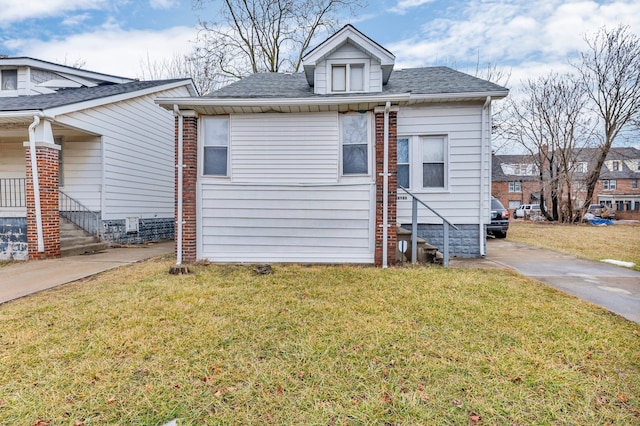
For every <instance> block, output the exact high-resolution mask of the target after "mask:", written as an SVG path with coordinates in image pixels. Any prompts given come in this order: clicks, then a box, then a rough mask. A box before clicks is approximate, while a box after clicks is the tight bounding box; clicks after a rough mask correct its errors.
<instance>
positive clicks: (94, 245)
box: [60, 218, 109, 257]
mask: <svg viewBox="0 0 640 426" xmlns="http://www.w3.org/2000/svg"><path fill="white" fill-rule="evenodd" d="M108 247H109V243H107V242H105V241H100V239H98V238H97V237H94V236H92V235H90V234H88V233H87V232H86V231H84V230H83V229H80V228H78V227H77V226H76V225H74V224H73V223H71V222H69V221H68V220H66V219H63V218H60V254H61V256H62V257H67V256H77V255H80V254H85V253H94V252H98V251H102V250H105V249H107V248H108Z"/></svg>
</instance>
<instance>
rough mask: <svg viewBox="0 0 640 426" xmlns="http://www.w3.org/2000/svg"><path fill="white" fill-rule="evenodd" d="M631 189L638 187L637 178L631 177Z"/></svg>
mask: <svg viewBox="0 0 640 426" xmlns="http://www.w3.org/2000/svg"><path fill="white" fill-rule="evenodd" d="M631 189H638V179H631Z"/></svg>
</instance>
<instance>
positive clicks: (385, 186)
mask: <svg viewBox="0 0 640 426" xmlns="http://www.w3.org/2000/svg"><path fill="white" fill-rule="evenodd" d="M390 109H391V102H390V101H387V104H386V105H385V107H384V162H383V166H382V167H383V170H382V267H383V268H386V267H387V266H388V265H387V256H388V254H387V252H388V248H387V242H388V239H389V232H388V229H387V228H388V227H389V212H388V211H387V210H388V209H389V200H388V198H389V110H390Z"/></svg>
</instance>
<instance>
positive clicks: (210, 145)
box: [202, 117, 229, 176]
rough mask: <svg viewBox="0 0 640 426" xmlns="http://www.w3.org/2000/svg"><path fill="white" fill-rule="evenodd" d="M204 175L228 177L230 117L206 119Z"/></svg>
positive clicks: (204, 120) (204, 119)
mask: <svg viewBox="0 0 640 426" xmlns="http://www.w3.org/2000/svg"><path fill="white" fill-rule="evenodd" d="M203 122H204V142H203V147H204V162H203V168H202V170H203V172H202V173H203V174H204V175H208V176H228V170H227V168H228V164H229V117H205V118H203Z"/></svg>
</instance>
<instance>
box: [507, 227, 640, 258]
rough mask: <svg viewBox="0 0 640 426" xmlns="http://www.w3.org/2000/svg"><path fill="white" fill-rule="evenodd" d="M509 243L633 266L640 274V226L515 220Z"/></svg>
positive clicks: (510, 229) (510, 230) (510, 231)
mask: <svg viewBox="0 0 640 426" xmlns="http://www.w3.org/2000/svg"><path fill="white" fill-rule="evenodd" d="M508 238H509V240H512V241H517V242H521V243H525V244H530V245H534V246H539V247H545V248H549V249H552V250H556V251H559V252H563V253H568V254H573V255H575V256H578V257H582V258H585V259H591V260H597V261H599V260H602V259H615V260H622V261H625V262H633V263H635V266H634V267H633V269H635V270H637V271H640V224H616V225H613V226H593V225H589V224H580V225H566V224H558V223H550V222H528V221H522V220H512V221H511V223H510V224H509V235H508Z"/></svg>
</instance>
